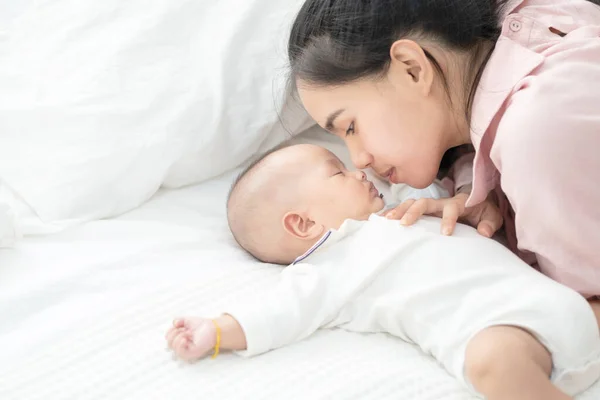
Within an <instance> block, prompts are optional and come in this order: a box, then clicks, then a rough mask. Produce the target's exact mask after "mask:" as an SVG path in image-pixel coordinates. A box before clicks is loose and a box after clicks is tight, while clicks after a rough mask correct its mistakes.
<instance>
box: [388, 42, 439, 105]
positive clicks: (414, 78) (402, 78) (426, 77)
mask: <svg viewBox="0 0 600 400" xmlns="http://www.w3.org/2000/svg"><path fill="white" fill-rule="evenodd" d="M390 58H391V63H390V71H389V72H390V74H389V76H390V78H391V79H393V80H394V83H399V84H402V85H413V86H416V88H417V90H419V91H420V92H421V93H423V94H424V95H428V94H429V93H430V92H431V88H432V85H433V80H434V77H435V70H434V67H433V65H432V63H431V60H429V58H427V55H426V54H425V51H424V50H423V48H422V47H421V46H419V45H418V44H417V43H416V42H414V41H412V40H407V39H403V40H397V41H395V42H394V43H393V44H392V47H390Z"/></svg>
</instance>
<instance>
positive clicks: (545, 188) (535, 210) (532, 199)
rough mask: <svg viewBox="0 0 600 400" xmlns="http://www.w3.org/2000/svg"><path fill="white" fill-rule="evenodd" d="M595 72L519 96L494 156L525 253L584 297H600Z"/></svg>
mask: <svg viewBox="0 0 600 400" xmlns="http://www.w3.org/2000/svg"><path fill="white" fill-rule="evenodd" d="M598 54H599V55H600V51H599V53H598ZM580 66H582V67H584V69H585V65H584V64H580ZM590 67H593V66H591V65H590ZM594 68H595V69H596V72H595V74H594V75H595V80H593V79H591V77H589V76H588V78H590V79H589V80H588V81H586V74H585V71H579V75H578V72H576V71H570V70H569V71H562V72H563V73H559V74H558V76H560V77H565V76H569V77H574V76H577V77H578V79H581V80H582V81H581V82H580V83H579V85H577V84H573V83H572V82H571V84H569V83H570V82H569V81H572V80H573V79H571V80H569V79H563V80H562V81H561V80H560V79H548V80H547V81H542V79H541V76H540V79H539V80H538V82H537V83H538V86H537V87H536V90H535V91H534V90H531V89H525V90H523V91H522V92H518V93H517V94H516V95H514V96H513V99H512V102H511V103H510V104H509V105H508V106H507V108H506V111H505V113H504V115H503V117H502V118H501V120H500V121H499V123H498V129H497V133H496V138H495V141H494V144H493V146H492V149H491V153H490V156H491V158H492V160H494V163H495V164H496V167H497V168H498V170H499V172H500V174H501V186H502V190H503V191H504V193H505V194H506V196H507V198H508V200H509V201H510V204H511V206H512V208H513V209H514V211H515V233H516V237H517V241H518V246H519V248H520V249H522V250H528V251H531V252H533V253H535V255H536V258H537V261H538V265H539V267H540V270H541V271H542V272H543V273H545V274H546V275H548V276H550V277H551V278H553V279H554V280H557V281H559V282H561V283H563V284H565V285H567V286H569V287H571V288H573V289H575V290H577V291H579V292H580V293H581V294H583V295H584V296H586V297H587V296H590V295H600V246H599V245H598V244H599V243H600V242H599V239H600V233H599V227H600V207H599V206H598V205H599V204H600V185H599V184H598V182H597V179H598V173H599V172H600V153H599V152H600V108H599V107H598V104H600V96H599V95H598V93H600V88H598V87H597V88H596V89H597V90H592V89H591V88H588V87H587V86H588V84H587V83H586V82H591V81H595V82H596V86H598V84H597V82H600V67H598V66H597V65H596V66H595V67H594ZM587 69H588V70H589V68H587ZM587 75H589V74H587ZM544 82H546V83H544ZM561 84H566V85H567V87H563V88H561V87H560V86H561ZM545 90H547V92H545Z"/></svg>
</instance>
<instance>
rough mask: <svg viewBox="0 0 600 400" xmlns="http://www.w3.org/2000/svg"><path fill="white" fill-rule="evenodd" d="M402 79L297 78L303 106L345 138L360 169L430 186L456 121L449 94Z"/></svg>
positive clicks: (355, 163)
mask: <svg viewBox="0 0 600 400" xmlns="http://www.w3.org/2000/svg"><path fill="white" fill-rule="evenodd" d="M404 81H405V80H403V79H389V77H388V78H383V79H379V80H362V81H358V82H353V83H348V84H344V85H341V86H335V87H323V86H311V85H309V84H303V82H302V81H299V82H298V91H299V94H300V98H301V100H302V103H303V104H304V107H305V108H306V110H307V111H308V113H309V114H310V115H311V116H312V118H313V119H314V120H315V121H316V122H317V123H318V124H319V125H320V126H321V127H323V128H324V129H326V130H328V131H329V132H331V133H333V134H334V135H336V136H339V137H340V138H342V139H343V140H344V141H345V143H346V146H347V147H348V149H349V151H350V155H351V157H352V162H353V163H354V165H355V166H356V167H357V168H360V169H365V168H372V169H373V170H374V171H375V172H376V173H377V174H378V175H380V176H382V177H383V178H386V179H388V180H389V181H390V182H392V183H406V184H408V185H410V186H412V187H415V188H425V187H427V186H429V185H430V184H431V183H432V182H433V181H434V179H435V178H436V175H437V172H438V169H439V165H440V162H441V159H442V156H443V154H444V152H445V151H446V150H447V149H448V146H447V137H448V136H449V132H448V128H449V127H451V126H452V123H451V118H450V117H449V115H448V114H449V111H448V109H449V107H448V102H447V98H445V97H444V96H443V93H442V92H441V91H440V90H437V91H435V90H430V91H428V92H424V91H423V90H422V88H420V87H419V86H418V85H413V84H411V83H410V82H404Z"/></svg>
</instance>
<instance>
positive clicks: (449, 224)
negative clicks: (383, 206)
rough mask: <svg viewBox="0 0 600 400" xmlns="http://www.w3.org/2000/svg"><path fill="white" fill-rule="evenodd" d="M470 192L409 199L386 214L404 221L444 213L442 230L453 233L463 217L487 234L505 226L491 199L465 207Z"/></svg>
mask: <svg viewBox="0 0 600 400" xmlns="http://www.w3.org/2000/svg"><path fill="white" fill-rule="evenodd" d="M468 197H469V195H468V194H465V193H459V194H457V195H456V196H454V197H451V198H446V199H439V200H436V199H419V200H407V201H405V202H404V203H402V204H400V205H399V206H398V207H396V208H393V209H391V210H388V211H386V212H385V213H384V214H383V216H385V217H386V218H389V219H399V220H400V223H401V224H403V225H412V224H414V223H415V222H416V221H417V220H418V219H419V218H420V217H421V216H423V215H434V216H437V217H442V234H444V235H452V233H453V232H454V228H455V227H456V223H457V222H458V221H459V219H460V221H463V222H465V223H467V224H469V225H471V226H473V227H475V228H477V231H478V232H479V233H480V234H481V235H483V236H486V237H492V236H493V235H494V233H496V231H497V230H498V229H500V228H501V227H502V223H503V218H502V214H501V213H500V210H499V209H498V207H497V206H496V204H495V203H494V202H493V201H492V200H491V199H489V198H488V199H487V200H486V201H484V202H483V203H480V204H477V205H475V206H473V207H465V204H466V202H467V199H468Z"/></svg>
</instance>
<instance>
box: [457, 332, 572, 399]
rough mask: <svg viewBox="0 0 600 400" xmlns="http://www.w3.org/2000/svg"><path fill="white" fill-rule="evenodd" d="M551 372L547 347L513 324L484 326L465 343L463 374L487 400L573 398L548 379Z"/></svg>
mask: <svg viewBox="0 0 600 400" xmlns="http://www.w3.org/2000/svg"><path fill="white" fill-rule="evenodd" d="M551 371H552V357H551V355H550V353H549V352H548V350H546V348H545V347H544V346H543V345H542V344H541V343H540V342H538V341H537V339H535V338H534V337H533V336H532V335H531V334H529V333H528V332H526V331H524V330H523V329H520V328H517V327H514V326H495V327H491V328H487V329H484V330H483V331H481V332H479V333H478V334H477V335H475V337H474V338H473V339H472V340H471V341H470V342H469V344H468V345H467V350H466V354H465V373H466V376H467V378H468V379H469V381H470V382H471V384H472V385H473V386H474V387H475V389H476V390H477V391H478V392H480V393H481V394H483V395H484V396H485V398H486V399H487V400H519V399H523V400H524V399H527V400H537V399H539V400H567V399H572V398H571V397H570V396H568V395H566V394H565V393H563V392H562V391H560V390H559V389H558V388H557V387H556V386H554V385H553V384H552V382H550V373H551Z"/></svg>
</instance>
